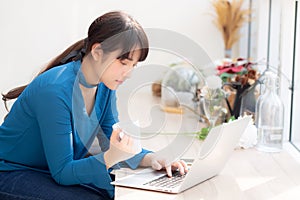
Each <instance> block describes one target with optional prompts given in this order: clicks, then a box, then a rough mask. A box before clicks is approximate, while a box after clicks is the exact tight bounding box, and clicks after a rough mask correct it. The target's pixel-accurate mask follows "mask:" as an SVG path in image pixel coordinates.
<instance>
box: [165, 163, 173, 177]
mask: <svg viewBox="0 0 300 200" xmlns="http://www.w3.org/2000/svg"><path fill="white" fill-rule="evenodd" d="M165 168H166V172H167V175H168V176H169V177H172V166H171V165H168V166H165Z"/></svg>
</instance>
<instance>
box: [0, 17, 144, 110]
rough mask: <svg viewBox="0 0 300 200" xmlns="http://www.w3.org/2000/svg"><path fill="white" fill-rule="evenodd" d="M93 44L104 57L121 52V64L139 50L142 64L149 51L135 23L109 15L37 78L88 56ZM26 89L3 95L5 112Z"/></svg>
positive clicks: (96, 21) (140, 28) (18, 89)
mask: <svg viewBox="0 0 300 200" xmlns="http://www.w3.org/2000/svg"><path fill="white" fill-rule="evenodd" d="M95 43H101V48H102V50H103V52H104V53H109V52H112V51H115V50H117V49H121V50H122V51H121V53H120V55H119V57H118V59H121V60H122V59H126V58H128V57H129V54H130V52H131V51H133V50H134V49H135V48H139V49H140V50H141V56H140V58H139V61H144V60H145V59H146V57H147V55H148V51H149V43H148V38H147V36H146V33H145V32H144V30H143V28H142V27H141V25H140V24H139V23H138V22H137V21H136V20H134V19H133V18H132V17H131V16H130V15H128V14H126V13H124V12H121V11H114V12H109V13H106V14H104V15H102V16H100V17H99V18H97V19H96V20H95V21H93V23H92V24H91V25H90V27H89V30H88V37H87V38H85V39H82V40H79V41H78V42H76V43H74V44H73V45H71V46H70V47H69V48H67V49H66V50H65V51H64V52H62V53H61V54H60V55H58V56H57V57H56V58H54V59H53V60H52V61H51V62H50V63H49V64H48V65H47V66H46V67H45V68H44V69H43V70H42V71H40V72H39V74H38V75H40V74H42V73H44V72H45V71H48V70H49V69H51V68H53V67H56V66H59V65H62V64H65V63H68V62H71V61H76V60H79V59H82V58H83V57H84V56H85V55H87V54H89V53H90V51H91V49H92V46H93V44H95ZM26 87H27V85H23V86H20V87H16V88H14V89H12V90H10V91H9V92H7V93H6V94H2V100H3V101H4V104H5V108H6V110H8V108H7V104H6V101H8V100H11V99H15V98H17V97H19V95H20V94H21V93H22V92H23V90H24V89H25V88H26Z"/></svg>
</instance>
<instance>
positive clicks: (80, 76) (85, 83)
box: [78, 69, 98, 88]
mask: <svg viewBox="0 0 300 200" xmlns="http://www.w3.org/2000/svg"><path fill="white" fill-rule="evenodd" d="M78 78H79V83H80V84H81V85H83V86H84V87H86V88H94V87H97V86H98V84H96V85H92V84H89V83H87V82H86V80H85V77H84V75H83V73H82V71H81V69H79V71H78Z"/></svg>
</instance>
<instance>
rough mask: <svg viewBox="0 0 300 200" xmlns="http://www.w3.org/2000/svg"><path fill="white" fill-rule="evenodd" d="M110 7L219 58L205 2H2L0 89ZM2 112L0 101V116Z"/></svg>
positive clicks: (28, 73) (27, 74)
mask: <svg viewBox="0 0 300 200" xmlns="http://www.w3.org/2000/svg"><path fill="white" fill-rule="evenodd" d="M110 10H124V11H127V12H128V13H130V14H131V15H132V16H134V17H135V18H136V19H137V20H138V21H139V22H140V23H141V24H142V26H143V27H145V28H164V29H169V30H173V31H176V32H179V33H181V34H184V35H186V36H187V37H189V38H191V39H192V40H194V41H195V42H197V43H198V44H199V45H200V46H202V47H203V49H204V50H205V51H206V52H207V53H208V55H209V56H210V57H211V58H212V59H213V60H214V59H219V58H221V57H222V56H223V49H224V48H223V41H222V38H221V34H220V32H219V31H218V30H217V28H216V27H215V26H214V24H213V23H212V15H211V13H212V7H211V4H210V1H208V0H205V1H203V0H201V1H199V0H185V1H182V0H181V1H179V0H165V1H160V0H151V1H150V0H149V1H140V0H127V1H124V0H102V1H100V0H89V1H82V0H63V1H62V0H51V1H50V0H49V1H45V0H9V1H6V0H0V27H1V28H0V30H1V31H0V56H1V65H0V92H1V93H3V92H6V91H8V90H9V89H11V88H13V87H15V86H18V85H21V84H26V83H28V82H29V81H30V80H31V79H32V78H33V77H34V75H35V74H36V73H37V72H38V71H39V70H40V69H41V67H42V66H43V65H44V64H45V63H47V62H48V61H49V60H50V59H52V58H53V57H54V56H56V55H57V54H58V53H60V52H61V51H62V50H64V49H65V48H66V47H68V46H69V45H71V44H72V43H74V42H75V41H77V40H79V39H81V38H84V37H86V33H87V29H88V26H89V25H90V23H91V22H92V21H93V20H94V19H95V18H96V17H98V16H100V15H102V14H103V13H105V12H107V11H110ZM174 42H175V41H174ZM150 45H151V44H150ZM150 55H151V54H150ZM152 55H153V56H158V55H155V54H152ZM158 59H159V62H161V64H164V65H165V64H169V63H170V62H172V61H171V60H170V58H168V56H158ZM1 103H2V102H1ZM5 113H6V111H5V110H4V106H3V104H2V105H0V119H2V116H3V115H4V114H5Z"/></svg>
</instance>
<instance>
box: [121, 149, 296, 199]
mask: <svg viewBox="0 0 300 200" xmlns="http://www.w3.org/2000/svg"><path fill="white" fill-rule="evenodd" d="M128 173H130V172H128V171H123V170H120V171H117V172H116V174H117V178H118V177H122V176H125V175H126V174H128ZM141 198H142V199H143V200H148V199H149V200H150V199H151V200H153V199H155V200H160V199H161V200H169V199H176V200H181V199H182V200H183V199H184V200H190V199H191V200H193V199H195V200H196V199H197V200H201V199H203V200H206V199H208V200H215V199H218V200H227V199H230V200H235V199H236V200H243V199H247V200H267V199H268V200H279V199H282V200H293V199H295V200H296V199H299V198H300V164H299V163H298V162H297V161H296V160H294V159H293V158H292V156H291V155H289V154H288V153H287V152H286V151H282V152H281V153H274V154H270V153H262V152H259V151H257V150H255V149H247V150H241V149H239V150H235V152H234V154H233V155H232V156H231V158H230V160H229V162H228V163H227V164H226V166H225V168H224V169H223V171H222V172H221V173H220V174H219V175H218V176H216V177H214V178H212V179H210V180H207V181H205V182H203V183H201V184H198V185H196V186H194V187H193V188H190V189H188V190H186V191H185V192H183V193H180V194H177V195H174V194H164V193H160V192H151V191H145V190H139V189H130V188H125V187H116V193H115V199H116V200H128V199H130V200H135V199H141Z"/></svg>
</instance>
